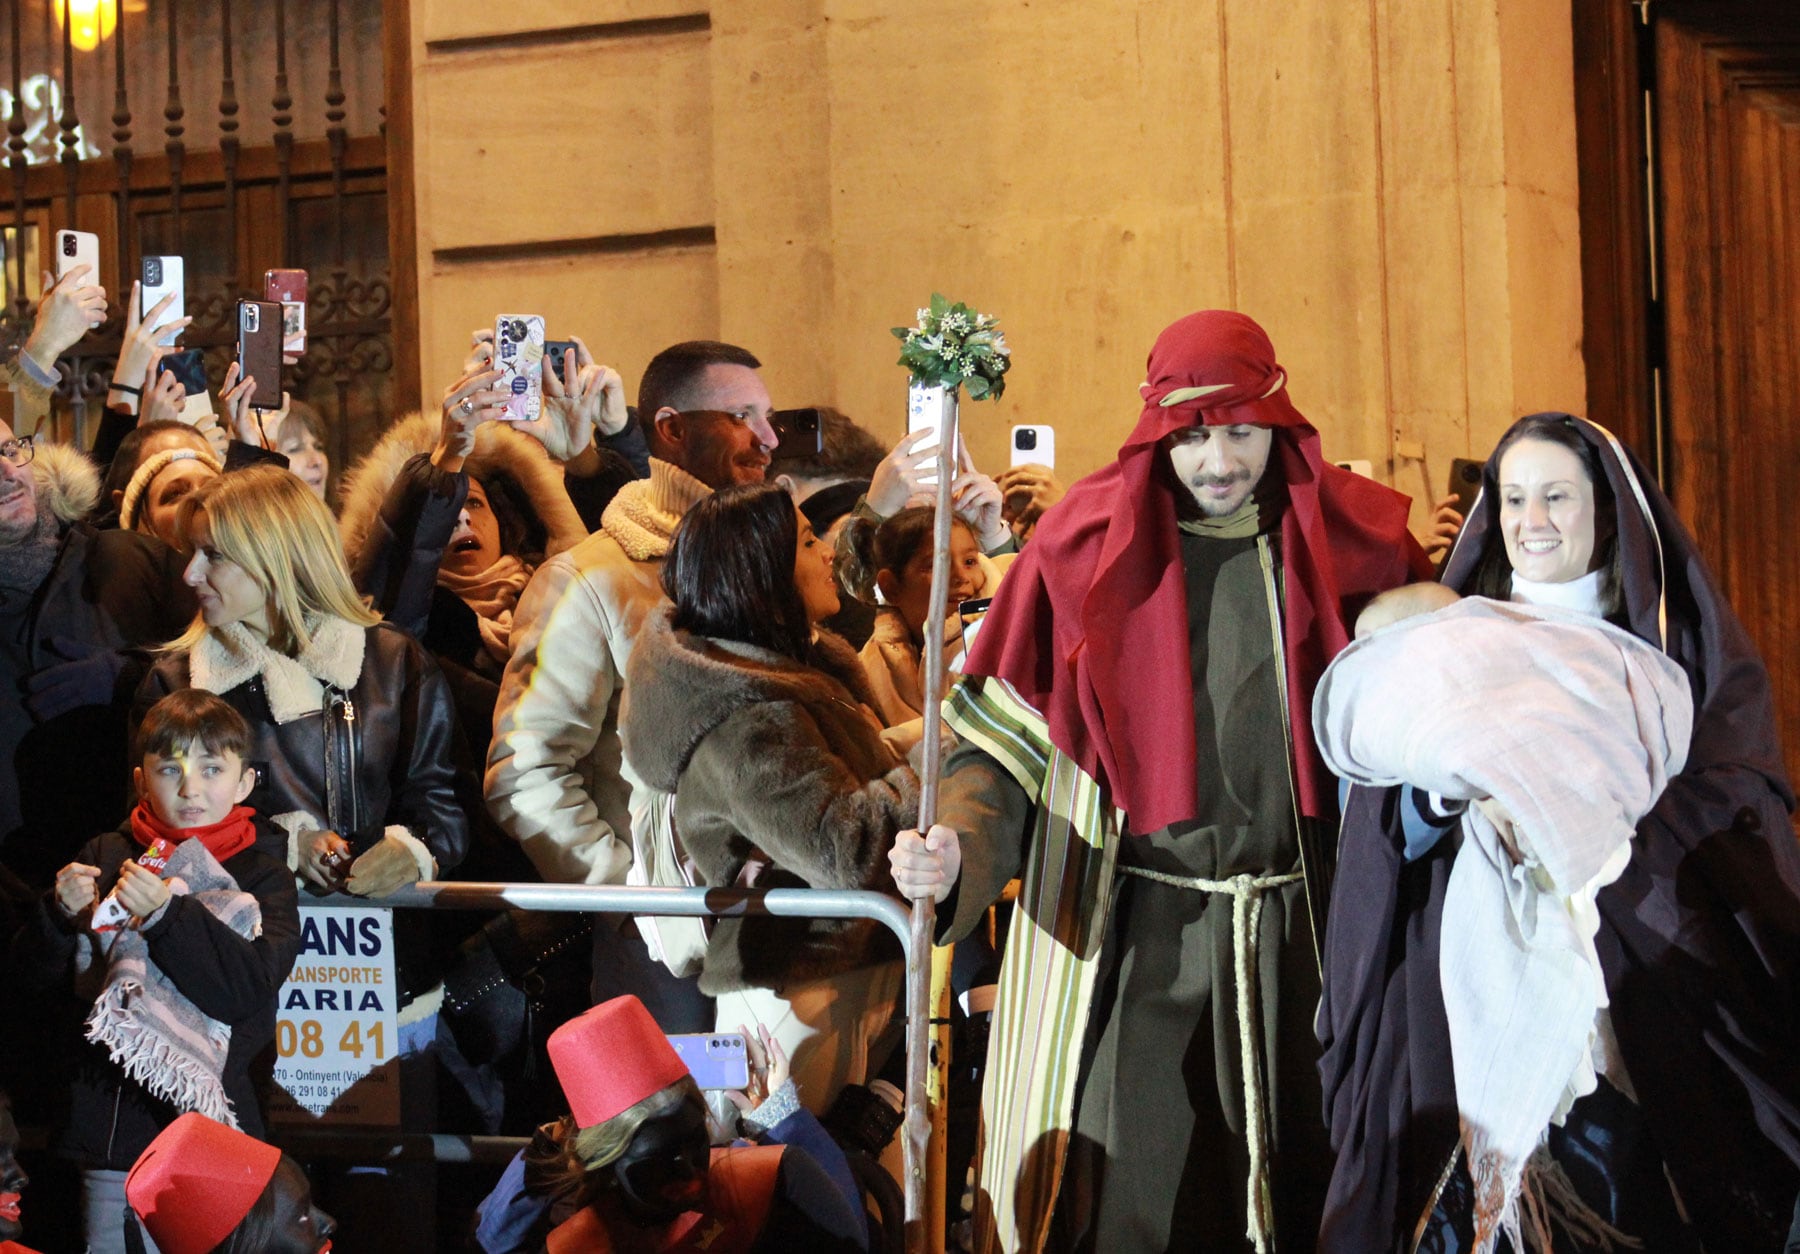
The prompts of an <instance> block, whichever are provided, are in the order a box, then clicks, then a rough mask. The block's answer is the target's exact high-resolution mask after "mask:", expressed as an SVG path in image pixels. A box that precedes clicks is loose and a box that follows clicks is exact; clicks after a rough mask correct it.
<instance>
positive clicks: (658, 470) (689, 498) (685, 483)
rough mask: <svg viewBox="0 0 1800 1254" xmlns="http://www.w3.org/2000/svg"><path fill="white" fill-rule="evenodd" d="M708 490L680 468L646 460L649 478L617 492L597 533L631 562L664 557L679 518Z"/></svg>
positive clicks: (639, 480)
mask: <svg viewBox="0 0 1800 1254" xmlns="http://www.w3.org/2000/svg"><path fill="white" fill-rule="evenodd" d="M711 492H712V489H711V488H709V487H707V486H706V485H705V484H704V483H701V482H700V481H699V480H698V479H696V478H694V476H692V475H690V474H689V473H688V472H687V471H685V470H683V469H682V468H681V467H679V466H677V465H675V464H673V463H672V462H665V461H662V460H661V459H659V458H655V457H652V458H651V459H650V477H649V478H648V479H634V480H632V481H631V482H630V483H628V484H626V485H625V486H624V487H622V488H620V489H619V492H618V495H617V496H615V497H613V499H612V504H610V505H608V506H607V507H606V512H605V513H604V514H602V515H601V516H600V529H601V530H602V531H604V532H606V534H607V535H609V536H611V537H612V538H613V539H614V540H617V541H618V542H619V547H620V548H622V549H624V550H625V556H627V557H629V558H630V559H631V560H632V561H634V562H651V561H657V560H659V559H661V558H663V557H666V556H667V555H668V552H669V541H670V540H671V539H672V538H673V537H674V535H675V528H676V527H678V526H680V525H681V516H682V515H683V514H685V513H687V512H688V509H689V507H690V506H692V505H693V504H694V502H695V501H698V500H699V499H700V498H701V497H703V496H707V495H709V494H710V493H711Z"/></svg>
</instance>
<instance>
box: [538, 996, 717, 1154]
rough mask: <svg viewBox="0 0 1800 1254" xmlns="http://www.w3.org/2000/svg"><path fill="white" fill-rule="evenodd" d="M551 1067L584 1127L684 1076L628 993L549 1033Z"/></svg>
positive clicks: (647, 1014)
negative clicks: (554, 1070) (554, 1069)
mask: <svg viewBox="0 0 1800 1254" xmlns="http://www.w3.org/2000/svg"><path fill="white" fill-rule="evenodd" d="M550 1065H551V1066H553V1067H555V1068H556V1078H557V1079H558V1080H560V1081H561V1082H562V1087H563V1093H564V1095H565V1096H567V1097H568V1099H569V1112H570V1113H571V1114H573V1115H574V1116H575V1122H576V1124H577V1125H579V1126H580V1127H583V1128H591V1127H593V1126H594V1125H595V1124H597V1123H605V1122H606V1121H607V1120H608V1119H611V1118H612V1117H613V1116H614V1115H616V1114H618V1113H619V1112H620V1111H622V1110H624V1109H626V1108H627V1107H629V1106H635V1105H637V1104H638V1103H639V1102H641V1101H643V1100H644V1099H645V1098H646V1097H649V1096H650V1095H651V1094H652V1093H660V1092H661V1091H662V1090H663V1089H666V1088H668V1087H669V1086H670V1085H671V1084H674V1083H675V1082H676V1081H678V1080H680V1079H681V1078H682V1077H683V1076H685V1075H687V1073H688V1069H687V1064H686V1063H684V1062H682V1061H681V1055H680V1054H677V1053H676V1052H675V1049H674V1047H673V1046H672V1045H670V1044H669V1041H668V1038H667V1037H665V1036H664V1035H663V1034H662V1029H661V1028H659V1027H657V1026H656V1020H655V1019H652V1018H651V1017H650V1012H649V1011H648V1010H645V1009H644V1003H643V1002H641V1001H639V1000H638V999H637V998H635V997H633V996H631V995H630V994H629V993H627V994H626V995H625V996H623V997H615V998H613V999H612V1000H611V1001H607V1002H601V1003H600V1004H599V1005H598V1006H595V1007H594V1008H593V1009H592V1010H590V1011H588V1012H587V1013H586V1014H584V1015H581V1016H579V1017H578V1018H574V1019H571V1020H569V1021H568V1022H567V1023H565V1024H563V1025H562V1026H561V1027H560V1028H558V1029H556V1031H554V1032H552V1033H551V1034H550Z"/></svg>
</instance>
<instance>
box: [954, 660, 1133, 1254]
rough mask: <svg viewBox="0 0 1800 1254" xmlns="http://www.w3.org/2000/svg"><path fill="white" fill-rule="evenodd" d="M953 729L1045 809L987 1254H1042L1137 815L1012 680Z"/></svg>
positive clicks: (994, 1154)
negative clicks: (1074, 755)
mask: <svg viewBox="0 0 1800 1254" xmlns="http://www.w3.org/2000/svg"><path fill="white" fill-rule="evenodd" d="M944 717H945V719H946V721H947V722H948V723H949V725H950V727H951V728H952V729H953V730H954V731H955V732H956V734H957V735H959V736H961V737H962V738H963V739H964V740H967V741H970V742H972V743H974V744H975V745H977V746H978V747H980V748H981V749H982V750H984V751H985V752H987V753H988V754H989V755H990V756H992V757H993V758H994V760H995V761H997V762H999V763H1000V764H1001V766H1002V767H1004V768H1005V769H1006V771H1007V772H1008V773H1009V774H1010V775H1011V776H1012V777H1013V779H1014V780H1015V781H1016V782H1017V783H1018V785H1019V787H1020V788H1022V789H1024V791H1025V793H1026V795H1027V796H1029V797H1031V798H1032V799H1033V801H1034V802H1035V808H1034V815H1035V817H1034V819H1033V828H1032V831H1031V833H1030V837H1029V841H1028V844H1027V849H1028V852H1027V855H1026V863H1025V866H1024V868H1023V871H1022V874H1021V880H1022V887H1021V889H1020V893H1019V901H1018V906H1017V909H1016V910H1015V912H1014V916H1013V925H1012V930H1011V932H1010V934H1009V936H1008V939H1007V946H1006V957H1005V960H1004V962H1003V964H1002V966H1001V971H1000V990H999V999H998V1001H997V1002H996V1004H995V1008H994V1024H993V1033H992V1036H991V1037H990V1040H989V1045H988V1062H987V1081H986V1084H985V1085H984V1086H983V1090H982V1096H981V1144H980V1147H979V1156H980V1161H981V1182H980V1188H979V1189H978V1191H977V1194H976V1211H975V1249H976V1250H977V1251H982V1252H984V1254H985V1252H987V1251H996V1250H1005V1251H1008V1252H1009V1254H1011V1252H1014V1251H1024V1252H1029V1254H1035V1252H1036V1251H1038V1250H1041V1249H1042V1248H1043V1246H1044V1241H1045V1238H1046V1237H1047V1235H1048V1233H1049V1227H1050V1215H1051V1212H1052V1209H1053V1203H1054V1202H1055V1200H1056V1194H1057V1189H1058V1188H1059V1186H1060V1185H1061V1182H1062V1173H1063V1163H1064V1160H1065V1157H1066V1153H1067V1149H1068V1141H1069V1133H1070V1128H1071V1127H1072V1125H1073V1122H1074V1106H1075V1084H1076V1078H1077V1074H1078V1071H1079V1069H1080V1066H1081V1044H1082V1041H1083V1039H1084V1038H1085V1036H1086V1031H1087V1021H1088V1013H1089V1008H1090V1006H1091V1004H1092V1002H1093V994H1094V982H1095V977H1096V976H1097V975H1098V968H1099V958H1100V951H1101V945H1102V943H1103V941H1104V940H1105V936H1106V925H1107V915H1108V913H1109V912H1110V909H1111V905H1112V885H1113V863H1114V861H1115V859H1116V857H1117V854H1118V840H1119V833H1120V831H1121V830H1122V824H1123V813H1122V812H1121V811H1120V810H1118V809H1117V808H1115V807H1113V806H1112V805H1110V804H1108V802H1107V798H1106V794H1105V792H1104V790H1103V789H1102V788H1101V787H1100V785H1099V784H1098V783H1097V782H1095V780H1094V778H1093V777H1092V776H1090V775H1088V774H1087V773H1085V772H1084V771H1082V770H1081V768H1080V767H1079V766H1077V765H1076V764H1075V762H1074V761H1073V760H1072V759H1070V758H1069V757H1068V756H1067V755H1066V754H1064V753H1063V752H1062V751H1061V750H1060V749H1058V748H1057V747H1056V746H1055V745H1053V744H1051V743H1050V735H1049V728H1048V726H1047V725H1046V723H1045V722H1044V719H1043V717H1042V716H1041V715H1039V714H1038V712H1037V711H1035V710H1033V709H1032V708H1031V707H1030V706H1029V705H1027V704H1026V703H1025V702H1024V701H1023V700H1021V699H1020V697H1019V695H1018V693H1017V692H1016V691H1015V690H1014V689H1013V687H1012V686H1011V685H1010V684H1008V683H1006V682H1005V681H1004V680H1000V679H986V680H982V679H970V680H964V681H963V682H961V683H958V684H957V686H956V688H955V689H954V691H953V692H952V693H951V695H950V697H949V699H948V700H947V701H946V702H945V705H944Z"/></svg>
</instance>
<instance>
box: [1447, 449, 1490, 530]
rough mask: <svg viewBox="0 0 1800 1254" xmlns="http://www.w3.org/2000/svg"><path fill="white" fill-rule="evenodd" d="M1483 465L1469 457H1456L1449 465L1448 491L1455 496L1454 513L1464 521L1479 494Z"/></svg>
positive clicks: (1472, 508)
mask: <svg viewBox="0 0 1800 1254" xmlns="http://www.w3.org/2000/svg"><path fill="white" fill-rule="evenodd" d="M1483 466H1484V463H1482V462H1478V461H1476V460H1474V459H1473V458H1469V457H1458V458H1456V459H1455V460H1454V461H1452V462H1451V463H1450V491H1451V492H1453V493H1454V494H1455V495H1456V512H1457V513H1459V514H1461V515H1462V516H1463V518H1464V519H1465V520H1466V519H1467V518H1468V517H1469V514H1470V512H1471V511H1473V510H1474V508H1475V498H1476V497H1477V496H1479V495H1480V493H1481V471H1482V468H1483Z"/></svg>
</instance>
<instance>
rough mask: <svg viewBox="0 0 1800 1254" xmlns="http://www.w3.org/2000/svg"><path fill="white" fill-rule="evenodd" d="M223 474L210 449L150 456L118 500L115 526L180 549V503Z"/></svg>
mask: <svg viewBox="0 0 1800 1254" xmlns="http://www.w3.org/2000/svg"><path fill="white" fill-rule="evenodd" d="M189 429H191V428H184V430H189ZM223 471H224V467H222V466H221V465H220V464H219V460H218V458H216V457H214V456H213V453H212V450H211V449H210V448H205V449H196V448H189V447H182V446H176V447H173V448H165V449H162V450H161V451H159V452H155V453H152V454H151V455H149V456H148V457H146V458H145V459H144V460H143V461H141V462H139V463H138V468H137V469H136V470H135V471H133V472H132V475H131V479H130V481H129V482H128V483H126V485H125V490H124V491H123V492H122V493H121V494H120V496H119V526H120V527H122V528H123V529H124V530H126V531H141V532H143V533H144V534H145V535H148V536H155V537H156V538H157V539H158V540H161V541H162V542H163V543H164V544H166V545H168V546H169V547H170V548H172V549H181V548H183V547H184V545H183V542H182V536H181V530H180V528H179V526H178V525H177V517H178V515H179V514H180V512H181V502H182V501H183V500H185V499H186V498H187V496H188V494H189V493H191V492H193V490H194V489H195V488H197V487H199V486H200V485H201V484H203V483H205V482H207V481H208V480H209V479H216V478H218V476H219V475H220V474H221V473H223Z"/></svg>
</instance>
